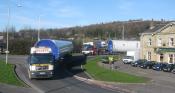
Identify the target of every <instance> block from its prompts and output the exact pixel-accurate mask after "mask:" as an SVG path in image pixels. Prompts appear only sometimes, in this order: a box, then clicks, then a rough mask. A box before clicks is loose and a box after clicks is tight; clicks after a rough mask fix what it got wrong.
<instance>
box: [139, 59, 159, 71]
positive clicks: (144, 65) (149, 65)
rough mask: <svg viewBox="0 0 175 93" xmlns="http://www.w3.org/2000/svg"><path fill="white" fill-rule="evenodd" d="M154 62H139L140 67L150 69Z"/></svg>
mask: <svg viewBox="0 0 175 93" xmlns="http://www.w3.org/2000/svg"><path fill="white" fill-rule="evenodd" d="M155 63H156V62H155V61H145V62H143V64H140V67H141V68H144V69H151V68H152V67H153V65H155Z"/></svg>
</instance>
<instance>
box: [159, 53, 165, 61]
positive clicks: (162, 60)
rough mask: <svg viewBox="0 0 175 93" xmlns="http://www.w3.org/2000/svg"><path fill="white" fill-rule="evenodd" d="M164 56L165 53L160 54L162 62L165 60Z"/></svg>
mask: <svg viewBox="0 0 175 93" xmlns="http://www.w3.org/2000/svg"><path fill="white" fill-rule="evenodd" d="M163 57H164V55H163V54H160V62H163Z"/></svg>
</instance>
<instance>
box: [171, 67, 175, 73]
mask: <svg viewBox="0 0 175 93" xmlns="http://www.w3.org/2000/svg"><path fill="white" fill-rule="evenodd" d="M171 72H172V73H173V74H175V65H174V68H173V70H172V71H171Z"/></svg>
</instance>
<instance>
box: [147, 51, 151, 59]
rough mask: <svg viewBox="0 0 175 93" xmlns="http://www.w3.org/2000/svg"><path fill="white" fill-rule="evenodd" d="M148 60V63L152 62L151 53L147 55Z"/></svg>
mask: <svg viewBox="0 0 175 93" xmlns="http://www.w3.org/2000/svg"><path fill="white" fill-rule="evenodd" d="M147 60H148V61H151V52H148V53H147Z"/></svg>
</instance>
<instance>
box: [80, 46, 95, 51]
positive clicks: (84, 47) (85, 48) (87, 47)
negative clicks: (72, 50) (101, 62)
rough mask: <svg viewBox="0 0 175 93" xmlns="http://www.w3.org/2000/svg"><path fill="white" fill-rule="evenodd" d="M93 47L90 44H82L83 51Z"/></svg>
mask: <svg viewBox="0 0 175 93" xmlns="http://www.w3.org/2000/svg"><path fill="white" fill-rule="evenodd" d="M92 49H93V46H91V45H83V49H82V50H83V51H87V50H92Z"/></svg>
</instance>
